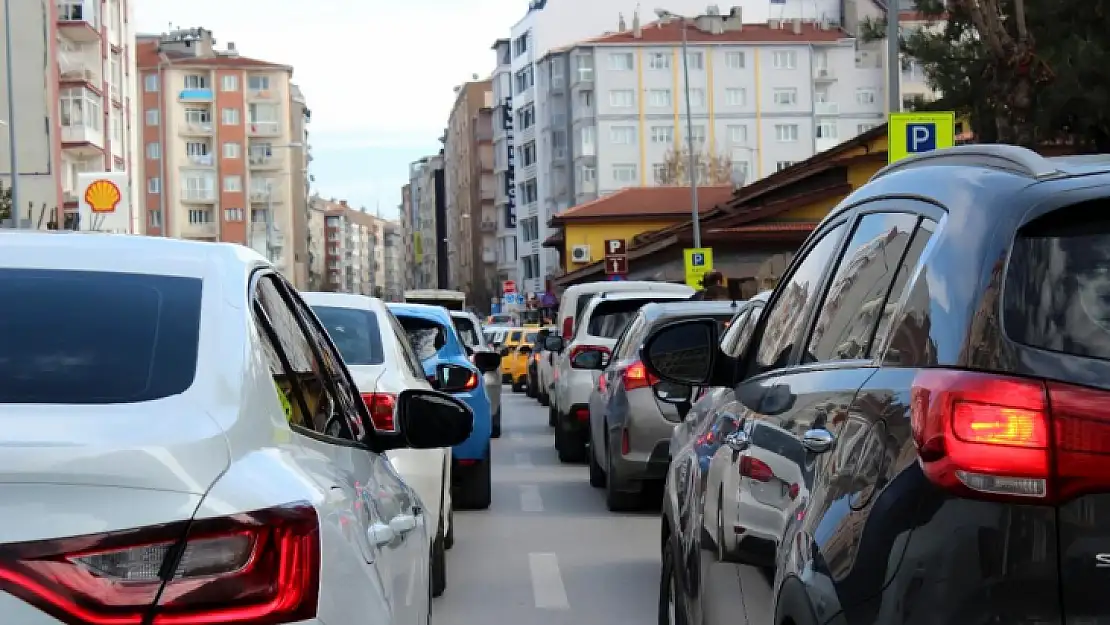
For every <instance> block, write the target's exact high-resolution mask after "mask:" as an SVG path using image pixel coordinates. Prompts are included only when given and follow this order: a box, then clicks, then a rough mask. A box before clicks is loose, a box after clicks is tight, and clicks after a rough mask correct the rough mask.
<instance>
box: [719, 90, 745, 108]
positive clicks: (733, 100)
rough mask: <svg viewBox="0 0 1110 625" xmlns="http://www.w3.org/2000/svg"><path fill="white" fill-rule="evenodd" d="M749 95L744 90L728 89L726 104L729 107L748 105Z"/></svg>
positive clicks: (726, 91)
mask: <svg viewBox="0 0 1110 625" xmlns="http://www.w3.org/2000/svg"><path fill="white" fill-rule="evenodd" d="M747 101H748V94H747V92H746V91H744V90H743V89H726V90H725V103H726V104H728V105H729V106H744V105H745V104H747Z"/></svg>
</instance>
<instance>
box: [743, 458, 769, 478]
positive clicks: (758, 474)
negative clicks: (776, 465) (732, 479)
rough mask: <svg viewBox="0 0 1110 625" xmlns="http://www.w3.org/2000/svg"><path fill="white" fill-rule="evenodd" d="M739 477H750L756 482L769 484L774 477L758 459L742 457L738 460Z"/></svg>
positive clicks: (764, 463) (765, 464) (767, 467)
mask: <svg viewBox="0 0 1110 625" xmlns="http://www.w3.org/2000/svg"><path fill="white" fill-rule="evenodd" d="M740 475H743V476H744V477H750V478H751V479H753V480H755V481H757V482H770V481H771V478H773V477H775V472H774V471H772V470H771V467H769V466H767V463H766V462H763V461H762V460H760V459H759V458H753V457H751V456H744V457H742V458H740Z"/></svg>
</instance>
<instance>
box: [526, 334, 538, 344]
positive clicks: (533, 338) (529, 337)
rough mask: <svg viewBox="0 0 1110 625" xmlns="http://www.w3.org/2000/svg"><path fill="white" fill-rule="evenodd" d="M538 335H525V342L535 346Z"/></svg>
mask: <svg viewBox="0 0 1110 625" xmlns="http://www.w3.org/2000/svg"><path fill="white" fill-rule="evenodd" d="M537 334H538V332H529V333H527V334H525V335H524V342H525V343H531V344H535V342H536V335H537Z"/></svg>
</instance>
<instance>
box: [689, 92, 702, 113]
mask: <svg viewBox="0 0 1110 625" xmlns="http://www.w3.org/2000/svg"><path fill="white" fill-rule="evenodd" d="M690 106H691V107H692V108H702V107H704V106H705V89H691V90H690Z"/></svg>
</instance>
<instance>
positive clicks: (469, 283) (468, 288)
mask: <svg viewBox="0 0 1110 625" xmlns="http://www.w3.org/2000/svg"><path fill="white" fill-rule="evenodd" d="M445 138H446V141H445V142H444V187H445V190H446V198H445V200H446V218H447V229H448V230H447V231H448V232H449V233H451V236H448V237H447V238H448V250H447V254H448V257H449V258H450V259H451V260H450V269H449V273H448V285H449V286H450V288H453V289H460V290H462V291H465V292H466V293H467V294H468V296H469V298H470V300H471V301H472V302H480V303H481V305H483V307H484V304H485V303H486V302H489V301H490V298H491V297H492V296H494V295H495V294H497V293H498V292H499V291H498V284H497V252H496V250H497V214H496V207H495V205H494V199H495V196H496V189H495V184H496V181H495V179H494V174H493V165H494V162H493V160H494V153H493V87H492V83H491V81H490V80H488V79H487V80H481V81H475V82H468V83H465V84H463V85H461V86H460V87H458V88H457V89H456V98H455V104H454V106H453V107H452V108H451V113H450V115H449V117H448V122H447V133H446V136H445Z"/></svg>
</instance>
